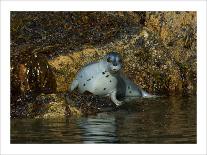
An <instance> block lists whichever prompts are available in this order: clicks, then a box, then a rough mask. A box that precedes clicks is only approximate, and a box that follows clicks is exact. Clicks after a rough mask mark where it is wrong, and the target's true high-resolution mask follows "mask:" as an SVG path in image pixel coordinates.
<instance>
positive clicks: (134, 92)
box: [69, 52, 152, 106]
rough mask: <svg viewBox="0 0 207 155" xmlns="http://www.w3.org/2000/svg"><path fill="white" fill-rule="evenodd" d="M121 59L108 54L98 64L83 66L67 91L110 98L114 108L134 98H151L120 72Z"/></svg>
mask: <svg viewBox="0 0 207 155" xmlns="http://www.w3.org/2000/svg"><path fill="white" fill-rule="evenodd" d="M121 68H122V58H121V56H120V55H119V54H118V53H116V52H110V53H108V54H107V55H106V56H104V58H103V59H102V60H100V61H98V62H94V63H90V64H88V65H86V66H84V67H83V68H82V69H81V70H80V71H79V72H78V74H77V76H76V77H75V79H74V80H73V82H72V84H71V86H70V88H69V90H70V91H71V92H72V91H73V90H74V89H76V88H78V90H79V92H80V93H84V92H90V93H92V94H94V95H98V96H110V98H111V100H112V101H113V102H114V103H115V104H116V106H120V105H122V103H123V102H124V101H125V102H126V101H130V100H131V99H132V98H134V97H151V96H152V95H150V94H148V93H147V92H145V91H144V90H143V89H141V88H140V87H139V86H137V85H136V84H135V83H134V82H132V81H131V80H130V79H128V78H127V77H126V76H125V75H124V74H123V73H122V72H121Z"/></svg>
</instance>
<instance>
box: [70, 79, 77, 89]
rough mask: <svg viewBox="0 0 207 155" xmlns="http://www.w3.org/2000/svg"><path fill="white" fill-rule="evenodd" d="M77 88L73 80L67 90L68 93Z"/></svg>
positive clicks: (75, 81)
mask: <svg viewBox="0 0 207 155" xmlns="http://www.w3.org/2000/svg"><path fill="white" fill-rule="evenodd" d="M77 87H78V81H77V80H76V79H75V80H73V82H72V84H71V86H70V88H69V91H70V92H72V91H73V90H74V89H76V88H77Z"/></svg>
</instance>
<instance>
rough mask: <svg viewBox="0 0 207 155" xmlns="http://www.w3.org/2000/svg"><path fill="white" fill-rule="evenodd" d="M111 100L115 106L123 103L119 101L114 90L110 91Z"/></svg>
mask: <svg viewBox="0 0 207 155" xmlns="http://www.w3.org/2000/svg"><path fill="white" fill-rule="evenodd" d="M111 100H112V101H113V102H114V103H115V104H116V106H120V105H122V104H123V101H119V100H117V98H116V91H114V92H112V93H111Z"/></svg>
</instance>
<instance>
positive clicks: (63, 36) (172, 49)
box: [11, 11, 197, 117]
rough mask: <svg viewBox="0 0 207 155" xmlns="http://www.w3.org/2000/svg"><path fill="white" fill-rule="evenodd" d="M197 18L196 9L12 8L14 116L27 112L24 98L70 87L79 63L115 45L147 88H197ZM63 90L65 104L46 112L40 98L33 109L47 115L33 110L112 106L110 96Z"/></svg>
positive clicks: (86, 110) (184, 91) (164, 91)
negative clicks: (47, 9) (38, 103)
mask: <svg viewBox="0 0 207 155" xmlns="http://www.w3.org/2000/svg"><path fill="white" fill-rule="evenodd" d="M196 23H197V19H196V12H193V11H191V12H185V11H183V12H174V11H172V12H12V13H11V115H12V116H19V115H18V113H23V115H24V116H27V115H29V116H31V114H30V113H31V111H30V112H29V114H28V113H27V112H28V111H27V112H26V110H24V108H26V107H27V106H28V105H26V103H36V100H37V99H38V96H39V95H40V94H42V93H44V94H45V97H47V95H49V94H50V93H62V94H65V93H67V91H68V86H69V85H70V84H71V82H72V80H73V79H74V77H75V75H76V73H77V72H78V70H80V69H81V68H82V66H84V65H85V64H87V63H90V62H93V61H97V60H99V59H101V58H102V57H103V55H105V54H106V53H108V52H111V51H113V50H116V51H118V52H119V53H120V55H121V56H122V57H123V63H124V66H123V71H124V72H125V74H126V75H127V76H128V77H129V78H130V79H131V80H133V81H134V82H135V83H136V84H138V85H140V86H141V87H142V88H143V89H145V90H146V91H148V92H150V93H152V94H158V95H165V96H166V95H171V96H173V95H196V89H197V82H196V81H197V70H196V69H197V65H196V61H197V52H196V49H197V47H196V40H197V36H196V29H197V24H196ZM36 56H37V57H36ZM38 64H39V65H38ZM43 96H44V95H43ZM67 96H68V98H69V101H67V104H66V105H67V106H65V105H64V104H63V102H65V101H63V99H61V101H59V102H55V103H53V104H52V105H51V109H50V110H49V111H48V110H45V108H44V107H42V106H43V104H40V105H41V106H37V111H38V109H39V110H40V109H41V108H43V109H44V110H45V111H47V112H48V115H47V112H46V113H44V114H43V111H44V110H40V111H41V112H40V113H37V114H36V115H34V117H39V116H41V117H53V116H55V115H57V116H59V115H61V116H63V115H64V114H63V112H64V111H65V110H64V108H65V107H67V108H66V109H68V112H67V114H66V115H68V116H72V115H88V114H96V113H97V112H100V111H101V110H100V109H101V108H103V109H104V108H108V107H109V108H112V109H113V107H111V105H110V100H108V99H107V98H100V97H97V96H92V95H91V94H87V95H84V94H83V95H81V94H78V93H77V92H76V93H74V94H67ZM51 102H52V101H51ZM14 103H16V104H14ZM98 103H101V104H98ZM29 105H30V104H29ZM48 105H49V103H48ZM63 105H64V106H63ZM102 105H103V107H102ZM32 109H33V108H32ZM46 109H47V108H46ZM52 109H56V110H52ZM57 109H58V110H57ZM57 111H60V113H61V114H60V113H58V112H57ZM52 113H54V115H52ZM66 115H64V116H66Z"/></svg>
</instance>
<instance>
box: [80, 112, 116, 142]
mask: <svg viewBox="0 0 207 155" xmlns="http://www.w3.org/2000/svg"><path fill="white" fill-rule="evenodd" d="M79 125H80V128H81V129H82V130H83V135H82V136H83V137H82V138H83V143H116V142H117V141H118V139H117V135H116V121H115V117H114V116H112V115H107V114H106V113H101V114H99V115H98V117H97V116H96V117H88V118H85V119H84V120H82V121H81V122H80V124H79Z"/></svg>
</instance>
